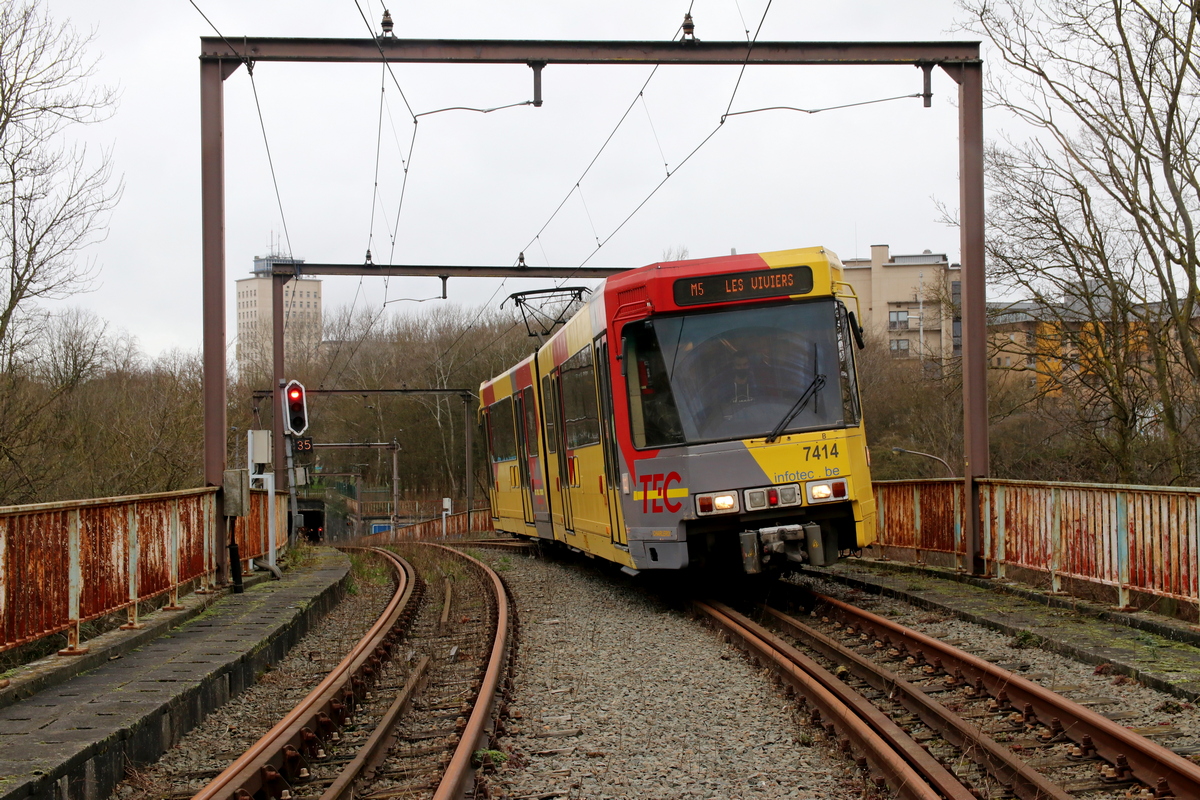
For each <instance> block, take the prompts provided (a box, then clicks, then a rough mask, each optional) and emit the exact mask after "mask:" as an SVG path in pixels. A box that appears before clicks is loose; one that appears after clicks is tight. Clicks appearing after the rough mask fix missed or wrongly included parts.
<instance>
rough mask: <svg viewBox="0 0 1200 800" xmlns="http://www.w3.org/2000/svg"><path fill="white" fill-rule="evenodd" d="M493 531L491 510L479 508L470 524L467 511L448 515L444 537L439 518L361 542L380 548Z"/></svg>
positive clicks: (387, 532)
mask: <svg viewBox="0 0 1200 800" xmlns="http://www.w3.org/2000/svg"><path fill="white" fill-rule="evenodd" d="M493 530H495V528H493V527H492V512H491V510H490V509H487V508H477V509H474V510H473V511H471V512H470V521H469V522H468V520H467V512H466V511H459V512H458V513H457V514H448V515H446V531H445V536H444V537H443V535H442V518H441V517H438V518H437V519H429V520H425V521H424V522H418V523H415V524H413V525H405V526H404V527H401V528H397V529H395V530H390V531H384V532H383V533H375V534H371V535H370V536H363V537H361V539H360V541H362V542H366V543H367V544H365V545H364V546H369V547H378V546H379V545H380V544H393V543H396V542H427V541H433V540H441V539H443V538H446V539H466V538H469V537H470V535H471V534H472V533H486V532H490V531H493Z"/></svg>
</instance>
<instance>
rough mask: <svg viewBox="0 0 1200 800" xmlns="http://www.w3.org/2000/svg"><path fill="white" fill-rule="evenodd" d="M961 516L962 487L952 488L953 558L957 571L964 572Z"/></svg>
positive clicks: (964, 553) (964, 554)
mask: <svg viewBox="0 0 1200 800" xmlns="http://www.w3.org/2000/svg"><path fill="white" fill-rule="evenodd" d="M962 530H963V516H962V487H961V486H955V487H954V557H955V559H956V560H957V561H958V571H959V572H965V571H966V552H965V550H964V549H963V535H962Z"/></svg>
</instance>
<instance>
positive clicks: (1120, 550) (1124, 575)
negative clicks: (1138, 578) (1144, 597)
mask: <svg viewBox="0 0 1200 800" xmlns="http://www.w3.org/2000/svg"><path fill="white" fill-rule="evenodd" d="M1129 538H1130V537H1129V498H1128V496H1127V494H1126V493H1125V492H1117V530H1116V539H1117V606H1118V607H1119V608H1129V607H1130V606H1131V605H1132V604H1131V603H1130V602H1129Z"/></svg>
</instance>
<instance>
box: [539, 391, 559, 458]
mask: <svg viewBox="0 0 1200 800" xmlns="http://www.w3.org/2000/svg"><path fill="white" fill-rule="evenodd" d="M557 406H558V404H557V403H555V402H554V395H553V394H552V393H551V391H550V376H549V375H545V376H543V377H542V415H543V417H544V418H545V420H546V452H547V453H557V452H558V431H557V430H556V428H557V427H558V424H557V422H556V420H557V417H558V408H557Z"/></svg>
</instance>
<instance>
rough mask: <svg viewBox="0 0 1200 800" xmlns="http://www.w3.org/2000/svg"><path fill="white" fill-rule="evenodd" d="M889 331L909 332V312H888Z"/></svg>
mask: <svg viewBox="0 0 1200 800" xmlns="http://www.w3.org/2000/svg"><path fill="white" fill-rule="evenodd" d="M888 330H890V331H906V330H908V311H907V310H905V311H889V312H888Z"/></svg>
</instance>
